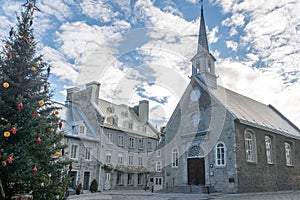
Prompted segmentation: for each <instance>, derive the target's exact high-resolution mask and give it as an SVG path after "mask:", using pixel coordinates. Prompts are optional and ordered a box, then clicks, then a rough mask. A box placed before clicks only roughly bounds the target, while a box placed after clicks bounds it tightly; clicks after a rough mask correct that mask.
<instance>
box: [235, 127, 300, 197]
mask: <svg viewBox="0 0 300 200" xmlns="http://www.w3.org/2000/svg"><path fill="white" fill-rule="evenodd" d="M236 127H237V128H236V130H237V131H236V140H237V147H236V148H237V167H238V177H239V180H238V182H239V192H268V191H280V190H299V189H300V160H299V158H300V141H299V140H296V139H292V138H289V137H286V136H283V135H279V134H275V133H272V132H269V131H265V130H261V129H258V128H253V127H251V126H247V125H244V124H240V123H238V122H237V123H236ZM246 129H251V130H253V131H254V133H255V137H256V151H257V162H255V163H249V162H247V161H246V153H245V140H244V131H245V130H246ZM265 135H268V136H269V137H271V138H272V139H273V140H272V141H273V146H272V147H273V156H274V164H268V163H267V158H266V148H265ZM285 142H289V143H290V144H291V145H292V158H293V166H286V159H285V147H284V143H285Z"/></svg>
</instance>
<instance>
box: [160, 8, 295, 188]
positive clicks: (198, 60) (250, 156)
mask: <svg viewBox="0 0 300 200" xmlns="http://www.w3.org/2000/svg"><path fill="white" fill-rule="evenodd" d="M215 61H216V59H215V58H214V56H213V55H212V54H211V53H210V51H209V47H208V42H207V36H206V30H205V21H204V16H203V8H201V20H200V29H199V38H198V49H197V53H196V55H195V56H194V57H193V58H192V60H191V62H192V75H191V77H190V79H191V80H190V83H189V84H188V86H187V88H186V90H185V92H184V93H183V96H182V97H181V99H180V101H179V103H178V105H177V107H176V108H175V110H174V112H173V114H172V116H171V118H170V120H169V121H168V123H167V125H166V127H165V130H164V133H165V138H164V143H163V147H162V155H163V160H164V166H163V168H162V172H161V173H162V174H163V189H164V190H167V191H174V192H180V191H181V192H204V191H206V190H207V189H209V190H210V191H218V192H229V193H237V192H260V191H278V190H294V189H300V153H299V152H300V130H299V129H298V128H297V127H296V126H295V125H294V124H293V123H292V122H290V121H289V120H288V119H287V118H286V117H284V116H283V115H282V114H281V113H280V112H279V111H278V110H277V109H275V108H274V107H273V106H272V105H265V104H262V103H260V102H258V101H255V100H253V99H251V98H248V97H246V96H243V95H240V94H238V93H236V92H233V91H231V90H229V89H226V88H224V87H222V86H219V85H218V84H217V76H216V74H215Z"/></svg>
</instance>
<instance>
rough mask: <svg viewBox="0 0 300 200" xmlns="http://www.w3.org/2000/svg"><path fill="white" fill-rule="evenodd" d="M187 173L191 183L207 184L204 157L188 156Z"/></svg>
mask: <svg viewBox="0 0 300 200" xmlns="http://www.w3.org/2000/svg"><path fill="white" fill-rule="evenodd" d="M187 173H188V184H189V185H205V161H204V158H188V159H187Z"/></svg>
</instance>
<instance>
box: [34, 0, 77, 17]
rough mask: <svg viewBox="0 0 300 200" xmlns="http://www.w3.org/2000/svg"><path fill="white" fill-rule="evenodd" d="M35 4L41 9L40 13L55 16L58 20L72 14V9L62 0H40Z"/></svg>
mask: <svg viewBox="0 0 300 200" xmlns="http://www.w3.org/2000/svg"><path fill="white" fill-rule="evenodd" d="M69 3H70V2H69ZM37 6H38V8H39V9H40V10H42V13H40V14H42V15H46V16H48V17H49V16H55V17H56V18H57V19H58V20H59V21H65V20H66V19H68V18H70V17H71V16H72V15H73V11H72V9H71V8H70V7H69V6H68V5H66V4H65V2H64V1H62V0H42V1H38V4H37ZM37 13H38V12H37Z"/></svg>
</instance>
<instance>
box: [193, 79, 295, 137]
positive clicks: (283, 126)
mask: <svg viewBox="0 0 300 200" xmlns="http://www.w3.org/2000/svg"><path fill="white" fill-rule="evenodd" d="M197 81H198V82H200V81H199V80H197ZM210 93H211V94H212V95H213V96H214V97H216V98H217V100H218V101H219V102H220V103H221V104H222V105H223V106H224V107H225V108H226V109H227V111H229V112H230V113H231V114H232V115H233V117H234V118H235V119H238V120H239V121H240V122H241V123H244V124H248V125H252V126H256V127H258V128H262V129H267V130H269V131H272V132H276V133H281V134H284V135H289V136H294V137H297V138H298V137H300V130H299V129H298V128H297V127H296V126H295V125H294V124H293V123H292V122H291V121H289V120H288V119H287V118H286V117H284V115H282V114H281V113H280V112H279V111H278V110H277V109H275V108H274V107H273V106H272V105H266V104H263V103H261V102H258V101H255V100H253V99H251V98H249V97H246V96H243V95H241V94H238V93H236V92H234V91H231V90H229V89H226V88H224V87H221V86H218V87H217V89H213V90H210Z"/></svg>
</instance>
